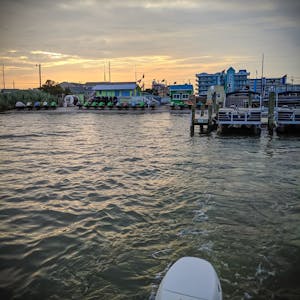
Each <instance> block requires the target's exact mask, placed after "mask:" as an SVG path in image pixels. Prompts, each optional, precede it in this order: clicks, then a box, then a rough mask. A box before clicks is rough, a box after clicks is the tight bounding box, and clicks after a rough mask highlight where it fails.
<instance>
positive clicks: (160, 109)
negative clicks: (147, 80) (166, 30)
mask: <svg viewBox="0 0 300 300" xmlns="http://www.w3.org/2000/svg"><path fill="white" fill-rule="evenodd" d="M162 112H171V113H174V114H188V113H190V112H191V110H190V109H183V110H179V109H178V110H171V109H170V107H169V106H168V105H161V106H157V107H155V108H154V109H151V108H148V107H146V108H145V109H139V108H137V109H135V110H133V109H132V108H129V109H122V110H119V109H117V108H113V109H108V108H105V109H94V108H89V109H85V108H81V109H79V108H78V107H57V108H56V109H53V110H52V109H47V110H45V109H39V110H36V109H32V110H27V109H26V108H25V109H24V110H18V109H12V110H6V111H3V112H1V113H2V114H12V113H16V114H32V113H34V114H39V113H46V114H47V113H50V114H56V113H96V114H149V113H151V114H153V113H162Z"/></svg>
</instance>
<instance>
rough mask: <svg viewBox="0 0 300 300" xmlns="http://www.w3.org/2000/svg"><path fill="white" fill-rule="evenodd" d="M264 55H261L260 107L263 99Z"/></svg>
mask: <svg viewBox="0 0 300 300" xmlns="http://www.w3.org/2000/svg"><path fill="white" fill-rule="evenodd" d="M264 58H265V56H264V53H263V54H262V61H261V96H260V107H261V105H262V101H263V97H264Z"/></svg>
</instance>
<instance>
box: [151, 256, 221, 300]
mask: <svg viewBox="0 0 300 300" xmlns="http://www.w3.org/2000/svg"><path fill="white" fill-rule="evenodd" d="M155 300H222V289H221V284H220V281H219V278H218V275H217V273H216V271H215V269H214V267H213V266H212V265H211V264H210V263H209V262H208V261H206V260H204V259H201V258H196V257H182V258H180V259H179V260H178V261H176V262H175V264H174V265H173V266H172V267H171V268H170V269H169V271H168V272H167V274H166V275H165V276H164V278H163V280H162V282H161V283H160V286H159V289H158V292H157V294H156V298H155Z"/></svg>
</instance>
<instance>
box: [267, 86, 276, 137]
mask: <svg viewBox="0 0 300 300" xmlns="http://www.w3.org/2000/svg"><path fill="white" fill-rule="evenodd" d="M274 108H275V92H273V91H272V92H270V94H269V107H268V131H269V134H273V129H274V127H275V122H274Z"/></svg>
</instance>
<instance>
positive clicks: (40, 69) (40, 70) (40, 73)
mask: <svg viewBox="0 0 300 300" xmlns="http://www.w3.org/2000/svg"><path fill="white" fill-rule="evenodd" d="M35 66H36V67H39V81H40V88H41V87H42V67H41V64H36V65H35Z"/></svg>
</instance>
